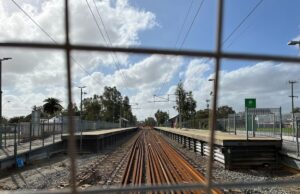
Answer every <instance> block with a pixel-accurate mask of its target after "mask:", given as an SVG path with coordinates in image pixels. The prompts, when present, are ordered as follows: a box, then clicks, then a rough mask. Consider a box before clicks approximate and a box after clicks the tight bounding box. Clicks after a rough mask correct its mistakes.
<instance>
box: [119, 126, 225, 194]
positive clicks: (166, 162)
mask: <svg viewBox="0 0 300 194" xmlns="http://www.w3.org/2000/svg"><path fill="white" fill-rule="evenodd" d="M131 152H132V153H131V155H130V156H131V157H130V159H129V161H128V164H127V166H126V168H125V172H124V175H123V179H122V185H123V186H126V185H141V184H142V183H147V184H150V185H162V184H167V185H172V184H174V183H175V184H180V183H205V181H206V179H205V177H204V175H202V174H201V173H200V172H199V171H198V170H196V169H195V168H194V167H193V166H192V165H191V164H190V163H189V162H188V161H186V160H185V158H183V156H181V155H180V154H179V153H178V152H177V151H176V150H175V149H174V148H173V147H172V146H171V145H170V144H169V143H167V142H166V141H165V140H164V139H163V138H162V137H161V136H159V135H158V134H156V132H155V131H154V130H149V129H144V130H142V132H141V134H140V135H139V137H138V138H137V139H136V141H135V142H134V144H133V147H132V148H131ZM146 159H147V161H146V162H145V163H144V162H143V161H144V160H146ZM145 164H146V166H145ZM153 192H154V191H153ZM168 192H170V193H174V194H175V193H186V194H189V193H194V194H201V193H204V190H199V189H187V190H180V191H179V192H178V191H176V190H169V191H168ZM150 193H152V192H150ZM154 193H156V192H154ZM158 193H161V192H158ZM212 193H214V194H219V193H223V192H222V191H221V190H219V189H212Z"/></svg>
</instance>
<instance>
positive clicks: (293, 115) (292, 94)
mask: <svg viewBox="0 0 300 194" xmlns="http://www.w3.org/2000/svg"><path fill="white" fill-rule="evenodd" d="M295 83H297V82H296V81H289V84H291V96H290V97H291V98H292V126H293V137H294V136H295V114H294V98H296V97H298V96H294V84H295Z"/></svg>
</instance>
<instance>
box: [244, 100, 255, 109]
mask: <svg viewBox="0 0 300 194" xmlns="http://www.w3.org/2000/svg"><path fill="white" fill-rule="evenodd" d="M245 107H246V108H256V99H255V98H246V99H245Z"/></svg>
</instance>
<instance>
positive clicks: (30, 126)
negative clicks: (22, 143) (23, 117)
mask: <svg viewBox="0 0 300 194" xmlns="http://www.w3.org/2000/svg"><path fill="white" fill-rule="evenodd" d="M31 128H32V122H30V125H29V152H30V151H31V146H32V145H31V135H32V134H31V133H32V131H31Z"/></svg>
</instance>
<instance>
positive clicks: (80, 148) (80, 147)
mask: <svg viewBox="0 0 300 194" xmlns="http://www.w3.org/2000/svg"><path fill="white" fill-rule="evenodd" d="M79 88H80V116H79V117H80V144H79V150H80V151H81V150H82V118H81V115H82V89H83V88H85V86H82V87H79Z"/></svg>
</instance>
